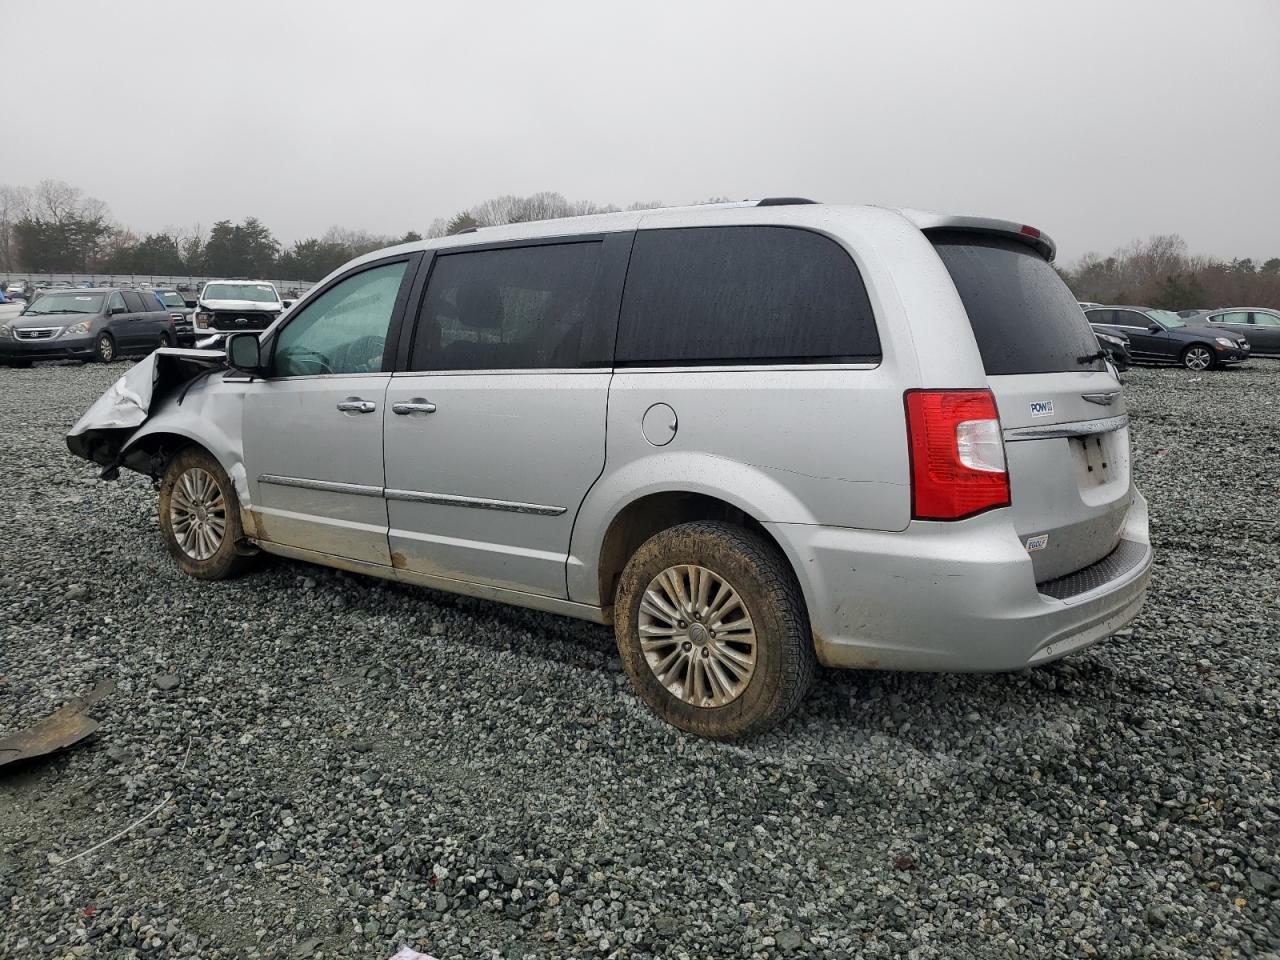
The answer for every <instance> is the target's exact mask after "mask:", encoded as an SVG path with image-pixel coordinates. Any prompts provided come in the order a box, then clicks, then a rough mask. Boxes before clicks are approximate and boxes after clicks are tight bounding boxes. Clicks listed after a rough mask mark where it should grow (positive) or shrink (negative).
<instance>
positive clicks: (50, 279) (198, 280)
mask: <svg viewBox="0 0 1280 960" xmlns="http://www.w3.org/2000/svg"><path fill="white" fill-rule="evenodd" d="M224 279H229V278H226V277H162V276H158V275H154V274H141V273H23V272H17V273H0V280H7V281H9V284H10V285H11V286H12V285H13V284H15V283H18V284H21V283H22V282H23V281H25V280H30V281H31V282H32V283H69V284H71V285H72V286H73V287H78V286H81V285H82V284H84V283H86V282H87V283H91V284H93V285H94V286H96V287H116V286H122V285H124V286H135V287H136V286H138V285H139V284H142V283H147V284H150V285H151V286H153V287H176V286H178V284H187V285H189V286H192V287H195V286H198V285H200V284H202V283H205V282H206V281H209V280H224ZM251 279H253V280H259V279H264V280H268V281H269V282H270V283H273V284H275V287H276V289H277V290H279V291H280V294H281V296H284V295H285V292H286V291H288V290H297V291H298V293H300V294H301V293H306V292H307V291H308V290H310V289H311V288H312V287H313V286H315V284H314V283H312V281H310V280H275V279H272V278H270V277H252V278H251Z"/></svg>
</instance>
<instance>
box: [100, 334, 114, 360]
mask: <svg viewBox="0 0 1280 960" xmlns="http://www.w3.org/2000/svg"><path fill="white" fill-rule="evenodd" d="M98 355H99V356H100V357H102V360H103V362H104V363H110V362H111V361H112V360H114V359H115V355H116V347H115V344H114V343H112V342H111V338H110V337H108V336H106V335H103V336H101V337H99V338H98Z"/></svg>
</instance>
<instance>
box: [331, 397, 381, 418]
mask: <svg viewBox="0 0 1280 960" xmlns="http://www.w3.org/2000/svg"><path fill="white" fill-rule="evenodd" d="M338 409H339V410H341V411H342V412H343V413H348V414H350V413H373V411H375V410H377V409H378V405H377V404H376V403H374V402H373V401H372V400H361V399H360V398H359V397H347V399H345V400H339V401H338Z"/></svg>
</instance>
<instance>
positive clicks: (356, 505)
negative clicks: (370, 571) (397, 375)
mask: <svg viewBox="0 0 1280 960" xmlns="http://www.w3.org/2000/svg"><path fill="white" fill-rule="evenodd" d="M414 259H416V258H413V259H400V260H396V261H392V262H385V263H380V264H375V265H372V266H367V267H364V268H362V269H359V270H358V271H357V272H354V273H352V274H349V275H348V276H346V277H343V278H341V279H339V280H338V281H337V282H336V283H335V284H333V285H332V286H331V287H330V288H329V289H328V290H327V291H325V292H324V293H322V294H320V295H319V296H318V297H316V298H314V299H313V300H311V302H310V303H308V304H307V306H306V307H305V308H304V309H302V310H300V311H299V312H298V313H297V314H295V315H293V316H292V317H290V318H289V320H288V321H287V323H285V325H284V326H282V327H281V328H280V330H279V331H278V332H277V333H276V334H275V337H274V340H275V342H274V345H273V346H272V347H271V348H270V353H271V360H270V364H271V367H270V373H269V376H268V377H267V378H266V379H264V380H260V381H255V382H253V383H249V384H246V387H245V403H244V420H243V426H242V436H243V443H244V464H245V470H246V472H247V474H248V482H249V494H250V499H251V501H252V504H253V508H252V509H253V519H254V526H255V528H256V534H255V535H256V536H257V537H258V538H259V539H262V540H266V541H269V542H272V543H278V544H282V545H285V546H290V547H295V548H298V549H302V550H308V551H312V552H314V553H320V554H326V555H329V556H334V557H343V558H347V559H351V560H358V561H362V562H365V563H374V564H381V565H384V566H390V564H391V557H390V553H389V550H388V548H387V512H386V505H385V501H384V500H383V496H382V492H383V473H382V424H383V418H384V416H385V414H386V404H385V399H386V393H387V385H388V383H389V382H390V379H391V374H390V372H389V370H390V367H391V364H392V362H393V360H392V358H393V356H394V348H392V349H388V348H387V346H386V345H387V341H388V340H389V339H390V340H394V339H395V337H394V336H393V335H392V333H391V331H392V327H393V323H394V322H395V321H396V320H397V318H398V316H399V314H400V312H401V311H402V309H403V302H404V299H405V296H406V295H407V294H405V293H402V290H407V287H408V286H409V284H410V282H411V279H412V277H411V276H409V274H411V273H412V271H411V270H410V267H411V264H412V262H414Z"/></svg>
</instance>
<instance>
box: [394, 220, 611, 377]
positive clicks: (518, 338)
mask: <svg viewBox="0 0 1280 960" xmlns="http://www.w3.org/2000/svg"><path fill="white" fill-rule="evenodd" d="M601 247H602V245H601V243H600V242H599V241H586V242H582V243H556V244H540V245H538V246H531V247H512V248H506V249H501V250H476V251H470V252H464V253H448V254H443V255H441V256H438V257H437V258H436V262H435V265H434V266H433V267H432V269H431V279H430V281H429V282H428V283H427V293H426V296H425V297H424V298H423V301H422V309H421V310H420V311H419V314H418V325H417V330H416V332H415V334H414V343H413V355H412V360H411V363H412V369H413V370H527V369H535V368H564V367H577V366H580V365H581V364H582V362H583V358H584V357H585V356H588V355H589V353H590V352H594V353H596V354H598V353H599V351H598V349H597V350H595V351H587V350H585V349H584V347H586V346H587V345H588V344H589V343H590V341H591V339H592V336H593V334H594V333H595V332H596V331H598V330H599V329H601V327H602V326H603V324H602V321H603V319H604V318H603V316H602V306H601V298H600V287H601V284H600V279H601V264H602V260H601Z"/></svg>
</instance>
